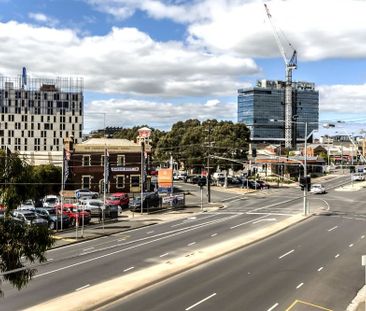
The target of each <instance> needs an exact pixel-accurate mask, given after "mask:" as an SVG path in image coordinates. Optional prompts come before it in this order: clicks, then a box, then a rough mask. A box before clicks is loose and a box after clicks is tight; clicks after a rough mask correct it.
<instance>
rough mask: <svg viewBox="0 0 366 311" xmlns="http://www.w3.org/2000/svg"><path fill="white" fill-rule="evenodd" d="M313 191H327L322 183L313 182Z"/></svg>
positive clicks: (311, 189)
mask: <svg viewBox="0 0 366 311" xmlns="http://www.w3.org/2000/svg"><path fill="white" fill-rule="evenodd" d="M310 192H311V193H315V194H322V193H325V192H326V191H325V187H324V186H323V185H322V184H313V185H311V188H310Z"/></svg>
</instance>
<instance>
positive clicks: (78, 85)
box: [0, 75, 84, 93]
mask: <svg viewBox="0 0 366 311" xmlns="http://www.w3.org/2000/svg"><path fill="white" fill-rule="evenodd" d="M0 89H1V90H24V91H31V92H37V91H39V92H67V93H82V92H83V90H84V79H83V78H80V77H76V78H72V77H68V78H66V77H57V78H30V77H29V76H26V75H18V76H17V77H8V76H0Z"/></svg>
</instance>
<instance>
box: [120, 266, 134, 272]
mask: <svg viewBox="0 0 366 311" xmlns="http://www.w3.org/2000/svg"><path fill="white" fill-rule="evenodd" d="M132 269H135V267H129V268H127V269H124V270H123V272H127V271H130V270H132Z"/></svg>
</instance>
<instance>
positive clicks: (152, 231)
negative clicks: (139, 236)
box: [146, 230, 154, 234]
mask: <svg viewBox="0 0 366 311" xmlns="http://www.w3.org/2000/svg"><path fill="white" fill-rule="evenodd" d="M151 233H154V230H151V231H148V232H146V234H151Z"/></svg>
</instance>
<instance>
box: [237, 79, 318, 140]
mask: <svg viewBox="0 0 366 311" xmlns="http://www.w3.org/2000/svg"><path fill="white" fill-rule="evenodd" d="M292 87H293V90H292V103H293V107H292V113H293V116H292V119H293V121H294V123H293V127H292V129H293V135H292V137H293V140H294V141H293V144H292V145H295V144H296V143H299V142H304V136H305V123H307V127H308V128H307V133H308V134H309V133H311V131H312V130H316V129H318V122H319V92H318V91H317V90H316V89H315V84H314V83H310V82H293V85H292ZM238 122H240V123H245V124H246V125H247V126H248V128H249V129H250V138H251V141H252V142H253V143H277V144H278V143H284V142H285V82H284V81H277V80H276V81H271V80H261V81H258V82H257V85H256V86H255V87H253V88H248V89H239V90H238Z"/></svg>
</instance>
